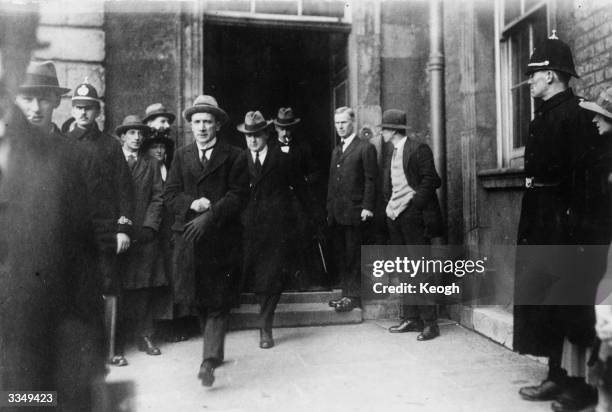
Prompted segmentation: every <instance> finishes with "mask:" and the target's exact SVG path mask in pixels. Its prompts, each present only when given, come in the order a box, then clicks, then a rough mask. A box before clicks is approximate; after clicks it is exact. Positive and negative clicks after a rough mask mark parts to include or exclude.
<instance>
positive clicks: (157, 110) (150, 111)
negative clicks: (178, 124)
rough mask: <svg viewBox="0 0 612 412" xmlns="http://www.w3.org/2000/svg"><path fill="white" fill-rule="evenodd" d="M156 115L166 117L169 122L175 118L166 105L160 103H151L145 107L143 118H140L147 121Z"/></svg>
mask: <svg viewBox="0 0 612 412" xmlns="http://www.w3.org/2000/svg"><path fill="white" fill-rule="evenodd" d="M157 116H165V117H167V118H168V121H169V122H170V123H174V119H176V116H175V115H174V113H172V112H171V111H170V110H168V109H166V106H164V105H163V104H161V103H153V104H151V105H149V107H147V108H146V110H145V118H144V119H142V122H143V123H147V122H148V121H150V120H153V119H155V118H156V117H157Z"/></svg>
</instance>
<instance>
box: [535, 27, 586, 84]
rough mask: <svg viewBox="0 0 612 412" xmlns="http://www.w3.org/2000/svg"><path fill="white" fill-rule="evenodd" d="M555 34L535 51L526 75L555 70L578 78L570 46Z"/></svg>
mask: <svg viewBox="0 0 612 412" xmlns="http://www.w3.org/2000/svg"><path fill="white" fill-rule="evenodd" d="M555 32H556V30H553V34H552V35H551V36H550V37H549V38H548V39H546V40H544V42H543V43H542V44H540V45H537V47H536V48H535V49H534V50H533V53H532V54H531V57H530V58H529V63H527V68H526V69H525V74H526V75H529V74H531V73H533V72H536V71H539V70H555V71H559V72H563V73H566V74H569V75H570V76H574V77H576V78H578V77H579V76H578V75H577V74H576V69H575V68H574V59H573V58H572V51H571V50H570V48H569V46H568V45H567V44H565V43H564V42H562V41H561V40H559V38H558V37H557V35H556V34H555Z"/></svg>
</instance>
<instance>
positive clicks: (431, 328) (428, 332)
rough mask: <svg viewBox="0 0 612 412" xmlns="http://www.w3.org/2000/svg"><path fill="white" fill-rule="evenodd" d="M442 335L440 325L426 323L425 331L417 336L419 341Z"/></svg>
mask: <svg viewBox="0 0 612 412" xmlns="http://www.w3.org/2000/svg"><path fill="white" fill-rule="evenodd" d="M438 336H440V328H439V327H438V325H426V326H425V327H424V328H423V332H421V333H420V334H419V336H417V340H418V341H425V340H432V339H434V338H437V337H438Z"/></svg>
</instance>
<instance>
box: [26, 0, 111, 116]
mask: <svg viewBox="0 0 612 412" xmlns="http://www.w3.org/2000/svg"><path fill="white" fill-rule="evenodd" d="M103 26H104V3H102V2H92V1H78V0H61V1H54V2H41V3H40V24H39V26H38V34H37V35H38V40H39V41H40V42H42V43H47V44H48V47H45V48H42V49H39V50H37V51H36V52H35V53H34V57H33V58H34V59H36V60H52V61H54V62H55V67H56V69H57V76H58V78H59V83H60V85H61V86H65V87H69V88H71V89H74V87H75V86H76V85H78V84H79V83H82V82H83V81H84V80H85V78H86V77H87V79H88V81H89V82H90V83H91V84H92V85H94V87H96V89H97V90H98V93H99V94H100V96H104V95H105V89H106V81H105V73H106V72H105V69H104V59H105V37H106V36H105V33H104V27H103ZM71 95H72V91H71V92H70V94H67V95H66V96H64V97H63V98H62V103H61V105H60V107H59V108H58V109H57V110H56V111H55V113H54V115H53V121H54V122H55V123H56V124H57V125H58V126H61V124H62V123H63V122H64V121H65V120H66V119H67V118H68V117H70V109H71V104H70V97H71ZM104 113H105V111H104V110H103V111H102V116H100V118H99V119H98V123H99V124H100V126H101V127H104V124H105V115H104Z"/></svg>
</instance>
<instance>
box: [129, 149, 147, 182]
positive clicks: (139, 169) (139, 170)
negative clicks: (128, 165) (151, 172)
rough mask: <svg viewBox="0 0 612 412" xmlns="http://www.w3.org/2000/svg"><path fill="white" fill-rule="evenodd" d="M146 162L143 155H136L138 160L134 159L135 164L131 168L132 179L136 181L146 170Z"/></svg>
mask: <svg viewBox="0 0 612 412" xmlns="http://www.w3.org/2000/svg"><path fill="white" fill-rule="evenodd" d="M147 162H148V160H147V159H145V156H144V155H142V154H141V155H140V156H138V160H136V164H135V165H134V168H133V169H132V180H134V181H136V180H138V178H140V176H142V174H143V173H144V172H145V171H146V170H147Z"/></svg>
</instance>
